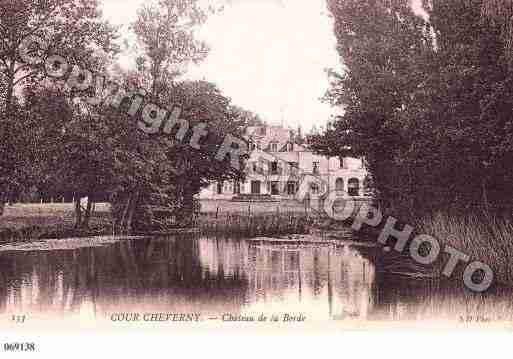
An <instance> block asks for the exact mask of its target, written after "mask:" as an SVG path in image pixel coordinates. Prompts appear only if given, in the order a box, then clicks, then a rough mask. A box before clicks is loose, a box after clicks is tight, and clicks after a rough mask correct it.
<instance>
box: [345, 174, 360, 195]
mask: <svg viewBox="0 0 513 359" xmlns="http://www.w3.org/2000/svg"><path fill="white" fill-rule="evenodd" d="M347 193H348V194H349V195H350V196H359V195H360V181H359V180H358V178H351V179H350V180H349V181H348V182H347Z"/></svg>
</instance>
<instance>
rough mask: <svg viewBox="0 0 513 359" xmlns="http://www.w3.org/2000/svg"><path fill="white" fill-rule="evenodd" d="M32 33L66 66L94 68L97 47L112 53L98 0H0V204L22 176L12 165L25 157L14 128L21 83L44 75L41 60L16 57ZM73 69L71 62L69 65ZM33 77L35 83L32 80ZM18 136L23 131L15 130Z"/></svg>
mask: <svg viewBox="0 0 513 359" xmlns="http://www.w3.org/2000/svg"><path fill="white" fill-rule="evenodd" d="M29 36H36V37H39V38H41V39H44V41H45V42H46V43H47V44H48V47H46V48H44V49H39V51H40V53H39V55H41V57H42V58H46V57H47V56H48V55H50V54H58V55H60V56H62V57H64V58H65V59H66V60H67V61H68V62H69V64H70V65H73V64H79V65H81V66H82V67H85V68H93V69H94V68H95V67H96V65H97V61H98V60H99V59H100V57H98V56H96V54H97V53H98V52H102V53H103V54H104V55H107V56H112V55H114V54H115V52H116V49H117V47H116V45H115V44H114V41H113V40H114V39H115V28H113V27H112V26H110V25H109V24H108V23H107V22H105V21H104V20H102V18H101V13H100V11H99V8H98V2H97V1H96V0H47V1H39V0H1V1H0V76H1V77H2V80H3V81H2V84H3V85H4V86H2V88H1V95H2V98H1V99H0V102H1V104H2V108H1V112H2V119H1V120H0V142H1V143H2V145H1V146H2V154H3V159H4V160H3V161H2V162H1V168H0V171H1V172H2V177H3V179H2V180H1V181H0V203H3V202H2V201H3V197H4V196H5V192H6V191H7V190H8V188H12V187H16V186H19V185H20V184H21V182H23V178H24V177H20V176H19V175H17V173H18V174H19V171H17V170H16V169H18V168H21V167H22V163H23V161H26V160H27V156H28V155H27V154H26V153H25V152H24V151H25V150H26V148H25V147H23V146H19V144H20V143H21V142H23V141H20V140H19V138H18V139H17V138H13V136H12V133H13V132H14V131H15V130H16V129H17V128H18V127H19V126H20V124H19V121H21V120H23V119H24V118H26V117H23V116H21V115H20V113H19V111H18V110H17V106H18V103H19V101H18V99H17V96H18V95H19V94H22V93H23V91H22V88H23V87H24V86H27V85H30V86H37V82H40V81H41V80H42V79H43V78H44V76H45V74H44V65H43V64H39V65H37V66H32V65H30V64H25V63H23V62H22V59H21V58H20V48H21V46H22V44H23V40H24V39H25V38H27V37H29ZM70 69H71V66H70ZM36 81H37V82H36ZM17 135H18V137H22V136H24V135H26V133H21V132H18V133H17Z"/></svg>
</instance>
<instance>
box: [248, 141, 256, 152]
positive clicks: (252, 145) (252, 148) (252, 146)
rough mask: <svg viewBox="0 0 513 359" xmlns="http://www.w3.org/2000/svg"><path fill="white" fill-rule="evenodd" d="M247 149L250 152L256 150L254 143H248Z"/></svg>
mask: <svg viewBox="0 0 513 359" xmlns="http://www.w3.org/2000/svg"><path fill="white" fill-rule="evenodd" d="M249 149H250V150H251V151H254V150H256V145H255V143H254V142H250V144H249Z"/></svg>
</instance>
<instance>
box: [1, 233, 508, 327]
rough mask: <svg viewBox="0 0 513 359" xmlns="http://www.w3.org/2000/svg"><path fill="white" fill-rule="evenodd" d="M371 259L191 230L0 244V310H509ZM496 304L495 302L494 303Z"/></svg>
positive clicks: (445, 314)
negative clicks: (44, 246)
mask: <svg viewBox="0 0 513 359" xmlns="http://www.w3.org/2000/svg"><path fill="white" fill-rule="evenodd" d="M367 251H371V250H369V249H367ZM374 262H375V261H374V260H373V256H372V253H364V252H362V250H360V249H354V248H350V247H347V246H334V245H325V246H324V245H315V246H314V245H265V244H257V243H256V242H251V241H244V240H242V241H241V240H232V239H223V238H193V237H180V238H178V237H172V238H162V239H139V240H126V241H120V242H117V243H115V244H110V245H105V246H99V247H86V248H79V249H71V250H47V251H44V250H39V251H15V252H14V251H13V252H0V268H2V271H1V272H0V313H1V314H10V313H15V312H16V313H17V312H25V313H44V314H49V315H57V316H67V315H70V314H73V313H75V314H76V313H82V312H87V313H89V314H91V315H92V316H93V317H94V316H105V315H106V314H107V313H112V312H123V311H126V312H128V311H131V312H141V311H164V312H201V313H202V315H204V316H220V315H221V314H223V313H233V314H238V313H240V314H260V313H266V314H268V315H270V314H274V313H297V314H299V313H301V314H303V315H305V316H306V317H307V318H308V319H309V320H316V319H318V320H322V319H336V320H354V319H361V320H374V319H378V320H379V319H381V320H410V319H411V320H422V319H433V318H440V319H447V318H449V319H458V318H459V317H460V316H461V315H477V314H479V313H480V312H487V315H490V312H493V313H495V312H497V313H499V312H500V313H499V314H500V315H501V316H502V317H505V316H508V315H510V313H512V312H513V310H512V309H511V304H509V300H508V298H509V295H508V296H500V295H499V296H498V295H487V296H486V295H485V296H469V295H468V293H467V294H465V293H463V294H455V293H456V292H455V291H454V290H451V291H444V290H442V289H441V288H438V287H437V288H428V289H426V286H425V285H424V284H423V285H422V286H420V288H421V289H420V290H419V289H418V288H414V287H413V286H412V283H411V282H409V283H405V282H401V281H396V280H389V279H387V278H386V277H384V276H381V275H379V276H378V275H376V273H377V272H379V271H377V270H376V267H375V264H374ZM497 305H498V306H499V308H500V311H493V310H491V308H492V307H494V306H497ZM499 314H497V316H499ZM502 317H501V318H502ZM497 318H498V317H497Z"/></svg>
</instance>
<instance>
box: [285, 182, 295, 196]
mask: <svg viewBox="0 0 513 359" xmlns="http://www.w3.org/2000/svg"><path fill="white" fill-rule="evenodd" d="M296 192H297V182H295V181H289V182H287V194H288V195H289V196H292V195H295V194H296Z"/></svg>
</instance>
